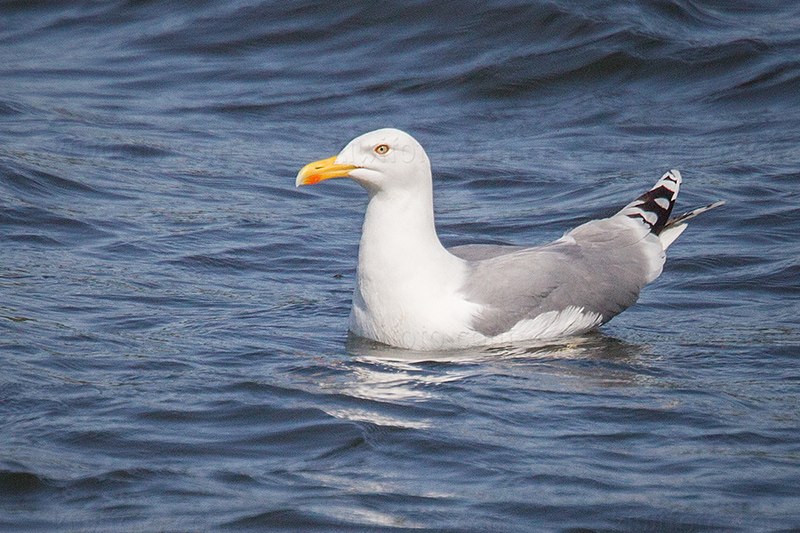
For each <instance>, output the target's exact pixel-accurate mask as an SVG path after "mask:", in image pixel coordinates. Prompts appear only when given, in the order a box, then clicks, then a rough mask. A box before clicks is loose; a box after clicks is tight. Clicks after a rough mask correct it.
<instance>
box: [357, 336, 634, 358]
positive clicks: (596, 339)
mask: <svg viewBox="0 0 800 533" xmlns="http://www.w3.org/2000/svg"><path fill="white" fill-rule="evenodd" d="M346 349H347V353H348V354H350V355H351V356H352V357H355V358H371V359H375V360H383V361H398V362H399V361H403V362H407V363H422V362H434V361H439V362H452V363H467V362H476V361H483V360H490V361H493V362H496V361H498V360H499V361H508V360H510V359H515V358H522V359H598V360H608V361H621V362H622V361H632V360H635V359H636V358H637V357H638V356H639V355H640V354H641V353H642V351H643V347H642V346H639V345H636V344H631V343H628V342H626V341H623V340H620V339H617V338H615V337H612V336H610V335H607V334H604V333H601V332H596V331H595V332H591V333H587V334H584V335H580V336H575V337H570V338H567V339H563V340H558V341H542V342H535V341H529V342H525V343H516V344H506V345H498V346H477V347H471V348H463V349H458V350H439V351H420V350H406V349H402V348H394V347H392V346H387V345H385V344H381V343H378V342H374V341H371V340H368V339H364V338H361V337H357V336H355V335H352V334H349V335H348V338H347V342H346Z"/></svg>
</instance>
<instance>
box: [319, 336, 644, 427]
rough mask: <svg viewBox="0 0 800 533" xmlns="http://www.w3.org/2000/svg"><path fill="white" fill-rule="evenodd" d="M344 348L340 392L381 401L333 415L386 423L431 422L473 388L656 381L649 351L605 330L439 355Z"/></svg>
mask: <svg viewBox="0 0 800 533" xmlns="http://www.w3.org/2000/svg"><path fill="white" fill-rule="evenodd" d="M346 348H347V352H348V354H349V355H350V356H351V359H350V361H349V362H348V363H346V366H347V367H348V372H347V375H348V379H345V380H339V381H338V382H337V389H338V392H339V393H342V394H345V395H347V396H349V397H354V398H358V399H361V400H370V401H372V402H378V403H377V404H373V405H372V406H371V407H367V406H366V405H363V404H361V405H359V406H358V407H354V406H352V405H351V406H349V407H347V408H344V410H341V409H339V410H337V412H336V413H331V414H335V415H336V416H339V417H343V418H349V419H356V420H363V421H370V422H374V423H376V424H381V425H393V426H402V427H417V428H419V427H427V426H430V425H433V424H434V423H435V422H434V421H435V420H436V419H437V415H436V414H435V413H430V412H428V411H429V410H430V409H434V411H436V410H439V409H451V408H452V409H459V408H460V407H459V405H460V402H462V401H464V398H465V397H470V396H472V395H473V394H475V390H473V389H474V388H475V387H476V386H477V387H478V388H479V390H481V391H482V390H483V388H484V387H485V388H493V390H495V391H497V392H498V393H499V394H502V395H504V396H505V395H507V396H509V397H512V396H513V395H514V394H518V393H523V394H536V392H537V391H541V392H552V391H559V392H566V393H569V392H580V393H583V392H587V391H597V390H598V389H606V388H610V387H625V386H641V385H644V384H646V383H647V382H648V381H652V379H653V377H652V372H649V371H648V370H647V365H646V363H642V362H640V359H641V355H642V354H643V353H644V352H645V351H646V350H647V348H646V347H645V346H640V345H636V344H631V343H628V342H625V341H622V340H620V339H617V338H615V337H612V336H609V335H606V334H603V333H592V334H588V335H583V336H580V337H575V338H571V339H568V340H566V341H564V342H561V343H552V342H551V343H547V344H544V343H542V344H532V343H527V344H524V345H520V344H517V345H508V346H497V347H484V348H469V349H464V350H448V351H440V352H430V351H425V352H423V351H413V350H404V349H398V348H393V347H390V346H386V345H383V344H379V343H375V342H373V341H369V340H365V339H361V338H358V337H355V336H350V337H349V338H348V340H347V343H346ZM503 387H508V388H507V389H504V388H503ZM484 393H485V392H481V394H484ZM459 398H460V399H459ZM398 406H400V407H403V408H404V409H400V410H398V409H396V407H398ZM409 407H410V408H412V409H408V408H409ZM462 407H463V406H462ZM428 415H433V416H428Z"/></svg>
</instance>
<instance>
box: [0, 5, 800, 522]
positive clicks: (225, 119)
mask: <svg viewBox="0 0 800 533" xmlns="http://www.w3.org/2000/svg"><path fill="white" fill-rule="evenodd" d="M799 57H800V5H798V4H797V3H796V2H788V3H787V2H755V1H752V2H748V1H741V0H737V1H732V2H717V1H704V2H696V1H690V0H657V1H648V2H633V1H628V2H610V1H593V2H569V1H565V0H555V1H550V2H545V1H535V2H530V3H523V2H512V1H508V2H499V1H498V2H488V3H487V2H466V1H458V2H453V3H449V4H447V5H444V4H441V3H437V2H430V1H425V0H421V1H416V2H413V1H412V2H401V3H394V4H392V3H389V4H386V3H371V2H362V1H346V2H340V3H336V4H334V3H326V2H320V3H315V2H262V3H257V2H248V1H234V2H227V1H222V0H208V1H205V2H180V1H164V2H156V1H134V0H128V1H122V0H121V1H116V2H76V3H69V5H63V4H61V3H56V2H52V3H49V2H41V1H34V0H31V1H27V2H25V1H21V2H20V1H15V2H3V3H0V59H1V61H0V80H1V81H0V86H2V91H0V228H1V230H0V250H1V251H0V529H2V530H3V531H28V530H42V531H48V530H53V531H86V530H99V531H205V530H218V529H222V530H231V529H232V530H269V529H275V530H298V531H395V530H398V531H402V530H412V529H414V530H417V529H422V530H436V531H575V532H577V531H637V532H638V531H711V530H714V531H777V530H797V528H800V496H799V494H800V493H798V486H800V423H799V422H800V414H798V413H799V412H800V411H799V410H798V404H800V368H799V365H798V361H799V358H798V349H799V348H800V334H799V333H798V323H797V321H798V319H797V317H798V311H800V305H798V303H799V302H800V296H798V292H799V291H798V289H799V288H800V260H799V259H798V257H800V237H798V233H800V232H799V231H798V230H800V207H799V205H800V203H799V201H800V193H798V180H800V60H798V58H799ZM383 126H394V127H399V128H402V129H405V130H407V131H409V132H410V133H412V134H413V135H414V136H415V137H417V138H418V139H419V140H420V141H421V142H422V144H423V146H425V147H426V149H427V151H428V153H429V155H430V157H431V160H432V162H433V167H434V175H435V178H436V192H435V195H436V202H437V216H438V223H439V231H440V233H441V236H442V239H443V241H444V242H445V244H447V245H456V244H464V243H468V242H486V243H514V244H524V243H530V244H535V243H540V242H544V241H545V240H547V239H552V238H555V237H558V236H560V235H561V233H563V231H564V230H566V229H569V228H571V227H574V226H576V225H578V224H580V223H582V222H584V221H586V220H588V219H590V218H594V217H597V216H603V215H607V214H609V213H611V212H612V211H613V210H614V209H616V208H618V207H620V206H622V205H623V204H625V203H626V202H627V201H628V200H630V199H631V198H633V197H634V196H635V195H637V194H639V193H640V192H642V191H644V190H646V189H647V188H648V187H649V186H650V185H651V184H652V183H654V182H655V180H656V179H657V178H658V177H659V176H660V175H661V174H662V173H663V172H664V171H665V170H666V169H668V168H679V169H681V171H682V172H683V174H684V178H685V184H684V188H683V190H682V193H681V198H680V199H679V206H678V208H677V210H681V209H689V208H691V207H694V206H697V205H703V204H706V203H710V202H712V201H716V200H726V201H727V202H728V205H727V206H726V207H725V208H723V209H717V210H715V211H713V212H710V213H707V214H705V215H704V216H703V217H702V218H699V219H697V220H696V222H694V223H693V224H691V226H690V228H689V230H688V231H687V232H686V233H684V235H683V236H682V237H681V239H680V240H679V241H678V242H677V244H675V245H674V246H673V247H672V248H671V249H670V257H669V260H668V262H667V265H666V268H665V271H664V273H663V274H662V276H661V277H660V278H659V279H658V280H657V281H656V282H655V283H653V284H652V285H651V286H650V287H648V288H647V289H645V291H644V292H643V294H642V297H641V299H640V301H639V303H638V304H637V305H636V306H634V307H633V308H631V309H630V310H628V311H627V312H626V313H624V314H622V315H620V316H619V317H617V318H615V319H614V320H613V321H612V322H611V323H610V324H608V325H607V326H605V327H604V328H603V329H602V330H601V331H600V332H598V333H596V334H592V335H588V336H585V337H582V338H578V339H571V340H570V341H569V342H568V343H563V344H560V345H549V346H533V345H531V346H510V347H504V348H502V349H501V348H498V349H476V350H468V351H460V352H448V353H429V354H424V353H415V352H407V351H402V350H393V349H389V348H385V347H381V346H378V345H374V344H371V343H367V342H364V341H361V340H358V339H353V338H350V339H348V337H347V334H346V327H347V315H348V312H349V307H350V295H351V291H352V288H353V274H354V269H355V257H356V247H357V242H358V233H359V228H360V223H361V217H362V215H363V210H364V206H365V203H366V201H365V197H364V195H363V193H362V191H361V190H360V189H359V188H358V186H356V185H354V184H352V183H349V182H346V183H341V182H339V183H331V184H330V185H328V184H323V185H319V186H317V187H313V188H304V189H302V190H296V189H295V188H294V185H293V184H294V175H295V174H296V172H297V170H298V169H299V168H300V167H301V166H302V165H303V164H305V163H307V162H309V161H312V160H315V159H319V158H321V157H326V156H329V155H333V154H335V153H336V152H338V150H339V149H340V148H341V147H342V146H343V145H344V144H345V143H346V142H347V141H348V140H350V139H351V138H352V137H354V136H356V135H357V134H360V133H363V132H365V131H368V130H370V129H374V128H376V127H383Z"/></svg>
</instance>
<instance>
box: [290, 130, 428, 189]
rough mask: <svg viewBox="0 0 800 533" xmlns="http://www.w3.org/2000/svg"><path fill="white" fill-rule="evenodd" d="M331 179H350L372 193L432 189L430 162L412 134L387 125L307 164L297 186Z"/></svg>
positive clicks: (298, 175) (298, 176)
mask: <svg viewBox="0 0 800 533" xmlns="http://www.w3.org/2000/svg"><path fill="white" fill-rule="evenodd" d="M330 178H350V179H352V180H353V181H355V182H357V183H359V184H361V185H362V186H363V187H364V188H365V189H366V190H367V192H368V193H369V194H370V196H373V195H375V194H377V193H379V192H381V191H390V190H391V191H398V190H403V189H419V188H420V187H424V188H428V189H429V188H430V187H431V165H430V161H429V160H428V156H427V155H426V154H425V150H423V149H422V146H420V144H419V143H418V142H417V141H416V140H415V139H414V138H413V137H412V136H411V135H409V134H408V133H405V132H403V131H400V130H397V129H394V128H385V129H381V130H375V131H371V132H369V133H365V134H364V135H361V136H360V137H356V138H355V139H353V140H352V141H350V143H349V144H348V145H347V146H345V147H344V149H343V150H342V151H341V152H340V153H339V155H337V156H334V157H330V158H328V159H323V160H321V161H316V162H314V163H310V164H308V165H306V166H305V167H303V169H302V170H301V171H300V172H299V173H298V174H297V181H296V182H295V185H296V186H298V187H299V186H300V185H313V184H315V183H319V182H320V181H323V180H326V179H330Z"/></svg>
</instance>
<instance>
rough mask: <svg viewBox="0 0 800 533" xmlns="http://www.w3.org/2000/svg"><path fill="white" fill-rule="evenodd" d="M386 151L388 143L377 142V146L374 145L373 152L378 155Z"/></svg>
mask: <svg viewBox="0 0 800 533" xmlns="http://www.w3.org/2000/svg"><path fill="white" fill-rule="evenodd" d="M388 151H389V145H388V144H379V145H378V146H376V147H375V153H376V154H378V155H383V154H385V153H386V152H388Z"/></svg>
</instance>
